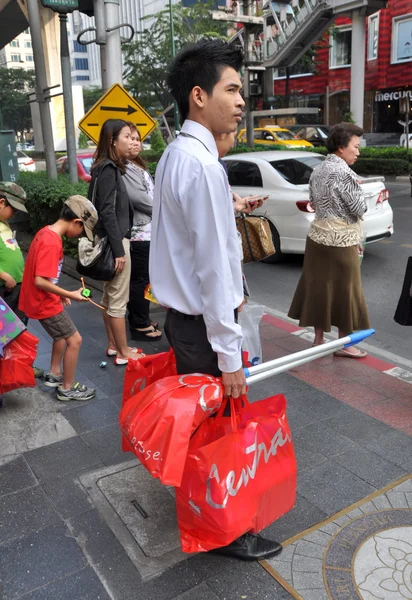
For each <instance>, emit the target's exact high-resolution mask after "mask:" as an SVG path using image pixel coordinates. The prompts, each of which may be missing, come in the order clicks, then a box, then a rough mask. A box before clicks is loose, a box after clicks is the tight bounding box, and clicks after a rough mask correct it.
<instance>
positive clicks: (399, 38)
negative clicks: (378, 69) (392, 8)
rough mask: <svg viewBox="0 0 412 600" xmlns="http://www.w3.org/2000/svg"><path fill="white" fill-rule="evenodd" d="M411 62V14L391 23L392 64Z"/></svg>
mask: <svg viewBox="0 0 412 600" xmlns="http://www.w3.org/2000/svg"><path fill="white" fill-rule="evenodd" d="M409 60H412V13H411V14H409V15H403V16H402V17H396V18H395V19H393V21H392V62H393V63H398V62H405V61H409Z"/></svg>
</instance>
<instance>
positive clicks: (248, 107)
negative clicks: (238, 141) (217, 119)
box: [243, 0, 254, 148]
mask: <svg viewBox="0 0 412 600" xmlns="http://www.w3.org/2000/svg"><path fill="white" fill-rule="evenodd" d="M249 6H250V0H243V14H244V15H246V16H247V15H249ZM244 32H245V36H244V43H245V78H244V82H243V88H244V95H245V112H246V140H247V141H246V143H247V145H248V146H250V148H253V146H254V136H253V115H252V103H251V99H250V73H249V68H248V66H249V43H250V37H249V36H250V34H249V25H248V23H245V24H244Z"/></svg>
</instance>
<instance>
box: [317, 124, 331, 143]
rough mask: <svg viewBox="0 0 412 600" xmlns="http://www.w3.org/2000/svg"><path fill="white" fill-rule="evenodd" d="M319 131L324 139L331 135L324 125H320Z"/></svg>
mask: <svg viewBox="0 0 412 600" xmlns="http://www.w3.org/2000/svg"><path fill="white" fill-rule="evenodd" d="M318 133H319V135H320V136H321V137H322V138H323V139H324V140H326V138H327V137H328V135H329V131H328V130H327V129H325V128H324V127H318Z"/></svg>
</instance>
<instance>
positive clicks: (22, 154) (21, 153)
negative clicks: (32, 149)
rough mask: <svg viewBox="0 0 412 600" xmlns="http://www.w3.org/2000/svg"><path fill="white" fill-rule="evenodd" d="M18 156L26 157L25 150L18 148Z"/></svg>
mask: <svg viewBox="0 0 412 600" xmlns="http://www.w3.org/2000/svg"><path fill="white" fill-rule="evenodd" d="M17 158H26V154H24V152H21V150H17Z"/></svg>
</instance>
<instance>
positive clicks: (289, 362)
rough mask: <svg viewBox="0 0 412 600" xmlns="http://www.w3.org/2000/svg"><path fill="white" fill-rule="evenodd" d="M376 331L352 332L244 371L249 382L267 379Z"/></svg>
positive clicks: (346, 346) (355, 341)
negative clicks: (257, 377)
mask: <svg viewBox="0 0 412 600" xmlns="http://www.w3.org/2000/svg"><path fill="white" fill-rule="evenodd" d="M374 333H375V330H374V329H365V330H363V331H355V333H351V334H350V335H348V336H346V337H344V338H339V339H337V340H332V341H331V342H326V343H325V344H320V345H319V346H313V347H312V348H307V349H306V350H301V351H300V352H294V353H293V354H288V355H287V356H282V357H281V358H275V359H274V360H269V361H267V362H265V363H262V364H261V365H256V366H254V367H245V368H244V372H245V375H246V378H247V380H248V384H249V383H253V382H255V381H260V380H261V379H266V378H268V377H271V376H272V375H276V374H278V373H283V372H284V371H288V370H289V369H291V368H294V367H297V366H299V365H303V364H305V363H307V362H310V361H312V360H316V359H317V358H321V357H322V356H327V355H328V354H331V353H332V352H336V351H337V350H342V349H343V348H349V346H353V345H354V344H358V343H359V342H361V341H362V340H364V339H365V338H367V337H369V336H370V335H373V334H374ZM263 373H265V377H259V379H255V378H254V376H256V375H258V374H263Z"/></svg>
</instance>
